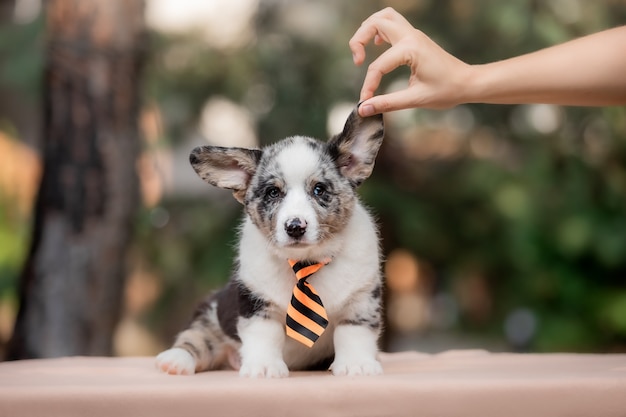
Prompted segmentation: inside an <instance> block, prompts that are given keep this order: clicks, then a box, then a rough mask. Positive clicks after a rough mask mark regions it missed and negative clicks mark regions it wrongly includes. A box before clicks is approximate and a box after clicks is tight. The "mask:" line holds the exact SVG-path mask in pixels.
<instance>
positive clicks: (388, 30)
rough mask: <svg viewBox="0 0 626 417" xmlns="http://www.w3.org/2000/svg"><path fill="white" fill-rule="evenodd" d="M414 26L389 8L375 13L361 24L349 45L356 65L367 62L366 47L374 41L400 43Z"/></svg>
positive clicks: (377, 42)
mask: <svg viewBox="0 0 626 417" xmlns="http://www.w3.org/2000/svg"><path fill="white" fill-rule="evenodd" d="M412 29H413V26H411V24H410V23H409V22H408V21H407V20H406V19H405V18H404V17H403V16H402V15H401V14H399V13H398V12H396V11H395V10H394V9H393V8H391V7H387V8H386V9H383V10H381V11H379V12H376V13H374V14H373V15H371V16H370V17H368V18H367V19H365V20H364V21H363V23H361V26H360V27H359V28H358V29H357V30H356V32H355V33H354V35H353V36H352V38H351V39H350V41H349V42H348V44H349V45H350V49H351V50H352V55H353V59H354V63H355V64H357V65H361V64H362V63H363V61H364V60H365V45H367V44H368V43H369V42H370V41H371V40H372V39H375V40H376V44H380V43H382V41H384V42H387V43H389V44H391V45H393V44H395V43H396V42H398V41H399V40H400V39H401V38H402V37H403V36H404V34H405V33H407V31H410V30H412Z"/></svg>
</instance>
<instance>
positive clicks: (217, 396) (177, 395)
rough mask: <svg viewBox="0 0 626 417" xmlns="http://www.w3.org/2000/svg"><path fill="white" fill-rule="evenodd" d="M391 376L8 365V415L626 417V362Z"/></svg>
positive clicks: (453, 359)
mask: <svg viewBox="0 0 626 417" xmlns="http://www.w3.org/2000/svg"><path fill="white" fill-rule="evenodd" d="M381 360H382V363H383V367H384V371H385V374H384V375H382V376H377V377H333V376H332V375H330V374H329V373H327V372H295V373H291V375H290V377H289V378H286V379H277V380H261V379H256V380H254V379H253V380H250V379H244V378H239V376H238V375H237V373H236V372H234V371H218V372H205V373H200V374H196V375H194V376H170V375H164V374H161V373H159V372H158V371H157V370H156V369H155V368H154V360H153V358H85V357H72V358H61V359H45V360H30V361H20V362H5V363H0V417H9V416H11V417H13V416H46V417H52V416H114V417H124V416H133V417H135V416H150V417H158V416H205V417H206V416H246V417H248V416H297V417H300V416H308V415H311V416H313V415H314V416H324V417H326V416H420V417H425V416H465V417H467V416H480V417H490V416H498V417H501V416H509V417H510V416H533V417H537V416H585V417H589V416H593V417H599V416H616V417H617V416H620V417H624V416H626V355H621V354H620V355H577V354H545V355H537V354H508V353H500V354H495V353H487V352H484V351H451V352H445V353H441V354H436V355H429V354H421V353H417V352H404V353H396V354H382V355H381Z"/></svg>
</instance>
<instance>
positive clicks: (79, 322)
mask: <svg viewBox="0 0 626 417" xmlns="http://www.w3.org/2000/svg"><path fill="white" fill-rule="evenodd" d="M44 5H45V7H46V10H45V12H46V19H47V35H48V38H47V45H46V54H47V55H46V68H45V73H44V81H43V82H44V86H43V91H44V100H43V103H44V106H43V107H44V109H43V110H44V116H43V117H44V120H43V125H44V126H43V129H44V132H43V135H44V141H43V142H44V145H43V161H44V169H43V177H42V181H41V185H40V189H39V194H38V198H37V202H36V207H35V219H34V226H33V236H32V243H31V249H30V253H29V256H28V258H27V260H26V263H25V266H24V269H23V271H22V275H21V277H20V309H19V312H18V317H17V320H16V324H15V329H14V333H13V337H12V339H11V341H10V342H9V349H8V355H7V358H8V359H23V358H41V357H56V356H66V355H110V354H111V353H112V334H113V331H114V328H115V325H116V323H117V321H118V318H119V315H120V310H121V300H122V291H123V284H124V279H125V260H126V251H127V248H128V245H129V241H130V238H131V233H132V229H133V220H134V215H135V211H136V207H137V204H138V179H137V174H136V171H135V160H136V158H137V155H138V152H139V136H138V127H137V126H138V124H137V115H138V110H139V75H140V69H141V68H140V67H141V65H140V63H141V61H142V59H141V58H142V56H141V55H142V54H141V50H140V46H141V45H142V41H143V33H144V32H143V2H142V1H141V0H48V1H47V2H44Z"/></svg>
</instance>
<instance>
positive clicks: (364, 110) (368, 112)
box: [359, 102, 377, 117]
mask: <svg viewBox="0 0 626 417" xmlns="http://www.w3.org/2000/svg"><path fill="white" fill-rule="evenodd" d="M376 113H377V112H376V108H375V107H374V106H373V105H371V104H368V103H364V102H361V103H359V116H361V117H369V116H373V115H375V114H376Z"/></svg>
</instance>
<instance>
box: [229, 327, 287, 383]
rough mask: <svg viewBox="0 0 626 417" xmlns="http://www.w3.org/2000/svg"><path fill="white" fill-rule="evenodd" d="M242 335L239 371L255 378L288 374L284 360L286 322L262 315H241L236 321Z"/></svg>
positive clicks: (240, 335) (277, 376)
mask: <svg viewBox="0 0 626 417" xmlns="http://www.w3.org/2000/svg"><path fill="white" fill-rule="evenodd" d="M237 332H238V333H239V337H240V338H241V349H240V350H239V353H240V354H241V368H240V369H239V375H241V376H247V377H252V378H258V377H266V378H280V377H285V376H287V375H289V369H288V368H287V364H285V361H284V360H283V355H282V347H283V344H284V342H285V329H284V326H283V325H282V324H281V323H279V322H277V321H274V320H265V319H263V318H260V317H251V318H249V319H244V318H241V319H240V320H239V323H238V325H237Z"/></svg>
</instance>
